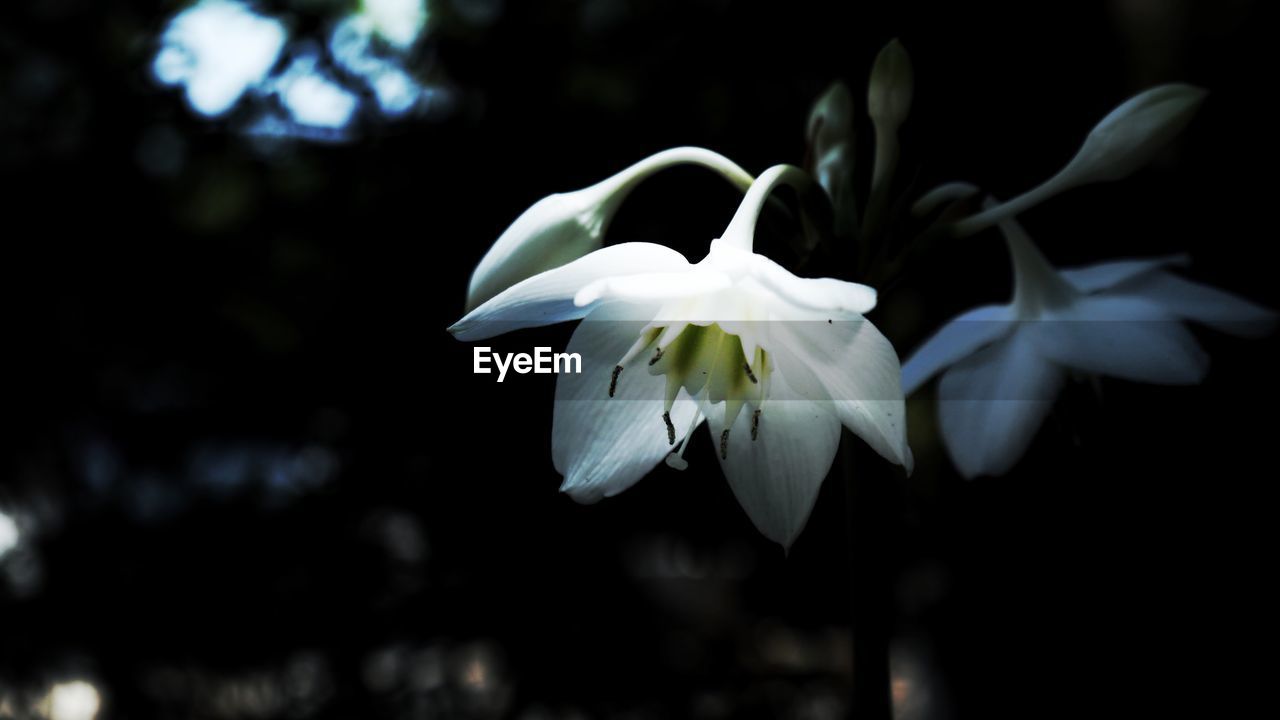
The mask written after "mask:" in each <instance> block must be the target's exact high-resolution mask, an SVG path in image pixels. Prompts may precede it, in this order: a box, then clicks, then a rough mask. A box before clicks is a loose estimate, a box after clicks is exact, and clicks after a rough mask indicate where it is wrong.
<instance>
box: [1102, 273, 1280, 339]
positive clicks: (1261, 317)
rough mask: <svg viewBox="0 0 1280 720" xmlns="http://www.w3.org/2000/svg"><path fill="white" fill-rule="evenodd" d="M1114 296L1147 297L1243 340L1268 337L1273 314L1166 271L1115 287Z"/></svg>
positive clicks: (1175, 312) (1237, 297) (1189, 317)
mask: <svg viewBox="0 0 1280 720" xmlns="http://www.w3.org/2000/svg"><path fill="white" fill-rule="evenodd" d="M1116 294H1117V295H1120V294H1123V295H1133V296H1137V297H1142V298H1146V299H1147V300H1150V301H1152V302H1155V303H1157V304H1159V305H1160V306H1161V307H1163V308H1164V309H1166V310H1168V311H1169V312H1171V313H1173V314H1174V315H1177V316H1178V317H1181V318H1185V319H1187V320H1194V321H1196V322H1198V323H1204V324H1205V325H1208V326H1209V327H1212V328H1214V329H1216V330H1221V331H1223V332H1226V333H1231V334H1233V335H1240V336H1244V337H1261V336H1263V335H1267V334H1268V333H1270V332H1271V331H1272V330H1274V329H1275V326H1276V313H1275V312H1274V311H1272V310H1269V309H1267V308H1265V307H1262V306H1261V305H1258V304H1256V303H1253V302H1250V301H1249V300H1246V299H1244V298H1242V297H1240V296H1239V295H1236V294H1234V293H1229V292H1227V291H1225V290H1219V289H1218V288H1215V287H1210V286H1208V285H1203V284H1201V283H1197V282H1192V281H1190V280H1187V279H1186V278H1181V277H1178V276H1177V275H1173V274H1170V273H1166V272H1157V273H1149V274H1147V275H1144V276H1142V277H1140V278H1138V279H1136V280H1133V281H1132V282H1129V283H1125V284H1124V285H1123V286H1122V287H1118V288H1116Z"/></svg>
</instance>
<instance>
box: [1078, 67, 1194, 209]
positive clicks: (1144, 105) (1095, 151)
mask: <svg viewBox="0 0 1280 720" xmlns="http://www.w3.org/2000/svg"><path fill="white" fill-rule="evenodd" d="M1206 95H1207V93H1206V92H1205V91H1204V90H1203V89H1201V88H1198V87H1194V86H1191V85H1185V84H1183V83H1170V84H1168V85H1160V86H1157V87H1154V88H1151V89H1150V90H1147V91H1145V92H1142V93H1139V94H1137V95H1135V96H1134V97H1132V98H1130V99H1129V100H1127V101H1125V102H1124V103H1123V104H1121V105H1120V106H1119V107H1117V108H1116V109H1115V110H1112V111H1111V112H1110V113H1109V114H1108V115H1107V116H1106V117H1104V118H1102V122H1099V123H1098V125H1097V126H1096V127H1094V129H1093V130H1092V131H1091V132H1090V133H1089V136H1088V137H1086V138H1085V140H1084V144H1083V145H1081V146H1080V151H1079V152H1078V153H1076V156H1075V157H1074V158H1073V159H1072V160H1071V162H1070V163H1068V164H1067V167H1066V168H1064V169H1063V171H1062V173H1061V174H1062V176H1063V179H1062V180H1061V182H1063V183H1065V184H1067V185H1081V184H1084V183H1090V182H1104V181H1109V180H1119V179H1121V178H1123V177H1125V176H1127V175H1129V174H1130V173H1132V172H1133V171H1134V170H1137V169H1138V168H1140V167H1142V166H1143V165H1145V164H1147V163H1148V162H1149V161H1150V160H1151V158H1152V157H1154V156H1155V154H1156V153H1157V152H1159V151H1160V149H1161V148H1163V147H1164V146H1165V145H1167V144H1168V143H1169V141H1170V140H1172V139H1173V137H1174V136H1175V135H1177V134H1178V133H1179V132H1181V131H1182V129H1183V128H1185V127H1186V126H1187V123H1189V122H1191V118H1192V117H1193V116H1194V115H1195V113H1196V110H1197V109H1199V107H1200V104H1201V103H1203V102H1204V99H1205V96H1206Z"/></svg>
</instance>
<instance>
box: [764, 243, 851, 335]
mask: <svg viewBox="0 0 1280 720" xmlns="http://www.w3.org/2000/svg"><path fill="white" fill-rule="evenodd" d="M748 271H749V272H750V273H751V277H752V278H754V279H755V280H756V282H758V283H760V284H761V285H762V286H763V287H764V288H766V289H767V290H769V291H771V292H773V293H774V294H776V295H777V296H778V297H779V298H781V299H782V300H785V301H786V302H787V303H789V304H791V305H792V306H794V307H797V308H801V309H805V310H812V311H815V312H818V313H828V314H829V315H830V317H831V318H832V319H841V318H843V319H854V316H858V315H863V314H865V313H868V312H870V311H871V310H872V308H874V307H875V306H876V291H875V289H873V288H870V287H868V286H866V285H859V284H858V283H851V282H845V281H843V280H834V279H832V278H802V277H797V276H795V275H792V274H791V272H789V271H788V270H787V269H786V268H784V267H782V266H781V265H779V264H778V263H776V262H774V261H772V260H770V259H769V258H767V257H765V256H763V255H753V256H752V257H751V261H750V263H749V270H748Z"/></svg>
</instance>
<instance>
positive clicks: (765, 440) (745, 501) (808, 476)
mask: <svg viewBox="0 0 1280 720" xmlns="http://www.w3.org/2000/svg"><path fill="white" fill-rule="evenodd" d="M723 407H724V404H723V403H721V405H720V406H719V408H718V410H719V413H720V415H719V418H720V419H716V418H713V419H712V421H709V422H708V423H707V427H708V428H710V429H712V435H713V438H712V444H713V446H714V447H716V448H717V450H718V449H719V446H720V437H719V434H718V431H717V430H716V428H719V427H720V426H721V424H722V422H723ZM712 412H715V409H713V410H712ZM758 429H759V434H758V435H757V437H756V439H755V440H752V439H751V413H750V412H749V411H744V412H742V413H740V414H739V415H738V418H737V420H736V421H735V422H734V425H733V427H732V428H731V429H730V431H729V440H728V445H727V451H728V452H727V455H728V457H727V458H725V459H721V460H720V467H721V468H722V469H723V470H724V474H725V477H726V478H728V480H729V486H730V487H731V488H733V494H734V495H735V496H736V497H737V498H738V502H739V503H741V504H742V509H743V510H745V511H746V512H747V516H748V517H750V518H751V522H753V523H755V526H756V528H757V529H759V530H760V532H761V533H763V534H764V536H765V537H767V538H769V539H770V540H773V541H774V542H776V543H779V544H781V545H782V546H783V547H785V548H790V547H791V543H793V542H795V539H796V537H798V536H799V535H800V531H801V530H803V529H804V525H805V522H806V521H807V520H808V519H809V513H810V511H812V510H813V504H814V501H815V500H817V498H818V490H819V488H821V487H822V481H823V479H824V478H826V476H827V472H828V471H829V470H830V469H831V463H832V461H833V460H834V459H835V456H836V448H837V447H838V446H839V444H840V421H839V420H838V419H837V418H836V416H835V415H833V414H832V412H831V408H830V405H829V404H826V403H819V402H814V401H811V400H807V399H803V398H801V397H799V396H798V395H797V394H796V393H795V391H794V390H792V389H791V388H790V387H789V386H788V385H787V384H786V381H785V379H783V378H775V379H774V384H773V386H772V391H771V393H770V400H769V401H768V402H766V403H765V405H764V408H763V410H762V412H761V414H760V425H759V428H758ZM716 457H717V458H718V457H720V454H719V452H717V453H716Z"/></svg>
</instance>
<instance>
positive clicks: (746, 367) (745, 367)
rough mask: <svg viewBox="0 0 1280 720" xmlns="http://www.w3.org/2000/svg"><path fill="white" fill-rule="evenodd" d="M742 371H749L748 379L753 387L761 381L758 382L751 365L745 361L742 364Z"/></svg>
mask: <svg viewBox="0 0 1280 720" xmlns="http://www.w3.org/2000/svg"><path fill="white" fill-rule="evenodd" d="M742 369H743V370H746V371H747V379H748V380H750V381H751V384H752V385H755V384H757V383H758V382H760V381H759V380H756V374H755V373H753V372H751V363H748V362H745V361H744V362H743V363H742Z"/></svg>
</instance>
